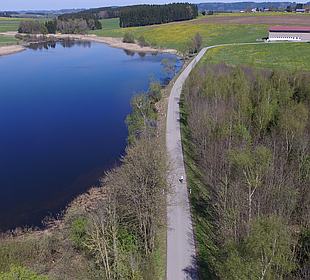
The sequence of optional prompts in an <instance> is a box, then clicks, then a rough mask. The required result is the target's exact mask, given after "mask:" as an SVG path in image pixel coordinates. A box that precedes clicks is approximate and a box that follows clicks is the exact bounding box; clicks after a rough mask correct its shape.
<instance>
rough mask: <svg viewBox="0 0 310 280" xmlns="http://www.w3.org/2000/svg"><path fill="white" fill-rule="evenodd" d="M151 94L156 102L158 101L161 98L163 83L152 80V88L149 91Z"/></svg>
mask: <svg viewBox="0 0 310 280" xmlns="http://www.w3.org/2000/svg"><path fill="white" fill-rule="evenodd" d="M148 94H149V96H150V97H151V98H152V100H154V101H155V102H158V101H159V100H160V99H161V85H160V83H158V82H151V84H150V88H149V91H148Z"/></svg>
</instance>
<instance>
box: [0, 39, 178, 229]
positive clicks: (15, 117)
mask: <svg viewBox="0 0 310 280" xmlns="http://www.w3.org/2000/svg"><path fill="white" fill-rule="evenodd" d="M163 59H171V60H175V59H176V56H174V55H171V54H156V55H155V54H145V53H140V54H134V53H132V52H128V51H124V50H121V49H115V48H111V47H108V46H106V45H104V44H99V43H88V42H84V43H68V42H67V43H60V42H59V43H56V44H52V45H45V46H44V45H43V46H42V45H41V46H35V47H33V48H31V49H27V50H26V51H24V52H21V53H18V54H14V55H10V56H4V57H0V230H2V231H3V230H8V229H12V228H15V227H17V226H26V225H27V226H40V225H41V221H42V219H43V218H44V217H45V216H50V215H52V216H53V215H55V214H56V213H59V212H60V211H61V210H62V209H64V207H65V206H66V205H67V203H68V202H70V201H71V200H72V199H73V198H74V197H76V196H77V195H78V194H81V193H83V192H85V191H86V190H87V189H88V188H89V187H90V186H91V185H94V184H96V183H97V182H98V178H99V177H100V176H102V175H103V174H104V172H105V171H106V170H108V169H110V168H112V167H114V166H117V164H118V163H119V161H118V160H119V158H120V157H121V155H123V154H124V150H125V146H126V138H127V128H126V125H125V118H126V116H127V115H128V114H129V113H130V110H131V109H130V100H131V98H132V96H133V95H134V94H136V93H139V92H141V91H146V90H147V88H148V86H149V82H150V80H151V79H155V80H158V81H160V82H161V83H165V82H167V80H169V77H168V76H167V73H165V71H164V67H163V65H162V63H161V61H162V60H163ZM180 67H181V62H180V60H177V62H176V68H177V69H180Z"/></svg>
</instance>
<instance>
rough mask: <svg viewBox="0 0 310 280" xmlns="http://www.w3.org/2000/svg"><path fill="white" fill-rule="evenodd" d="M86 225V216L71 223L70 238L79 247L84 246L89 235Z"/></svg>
mask: <svg viewBox="0 0 310 280" xmlns="http://www.w3.org/2000/svg"><path fill="white" fill-rule="evenodd" d="M86 226H87V219H86V218H85V217H78V218H76V219H75V220H74V221H73V222H72V224H71V229H70V239H71V241H72V242H73V244H74V246H75V247H76V248H78V249H82V248H83V247H84V244H85V241H86V236H87V232H86Z"/></svg>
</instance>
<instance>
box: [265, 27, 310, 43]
mask: <svg viewBox="0 0 310 280" xmlns="http://www.w3.org/2000/svg"><path fill="white" fill-rule="evenodd" d="M268 40H269V41H293V42H294V41H297V42H298V41H299V42H310V26H271V27H270V28H269V38H268Z"/></svg>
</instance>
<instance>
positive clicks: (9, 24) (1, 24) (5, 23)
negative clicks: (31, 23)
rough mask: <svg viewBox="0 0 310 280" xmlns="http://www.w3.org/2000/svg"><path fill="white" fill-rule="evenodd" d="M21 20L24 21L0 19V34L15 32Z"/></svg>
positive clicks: (19, 19)
mask: <svg viewBox="0 0 310 280" xmlns="http://www.w3.org/2000/svg"><path fill="white" fill-rule="evenodd" d="M22 20H24V19H22V18H3V17H0V32H7V31H17V29H18V26H19V23H20V22H21V21H22ZM28 20H29V19H28Z"/></svg>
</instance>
